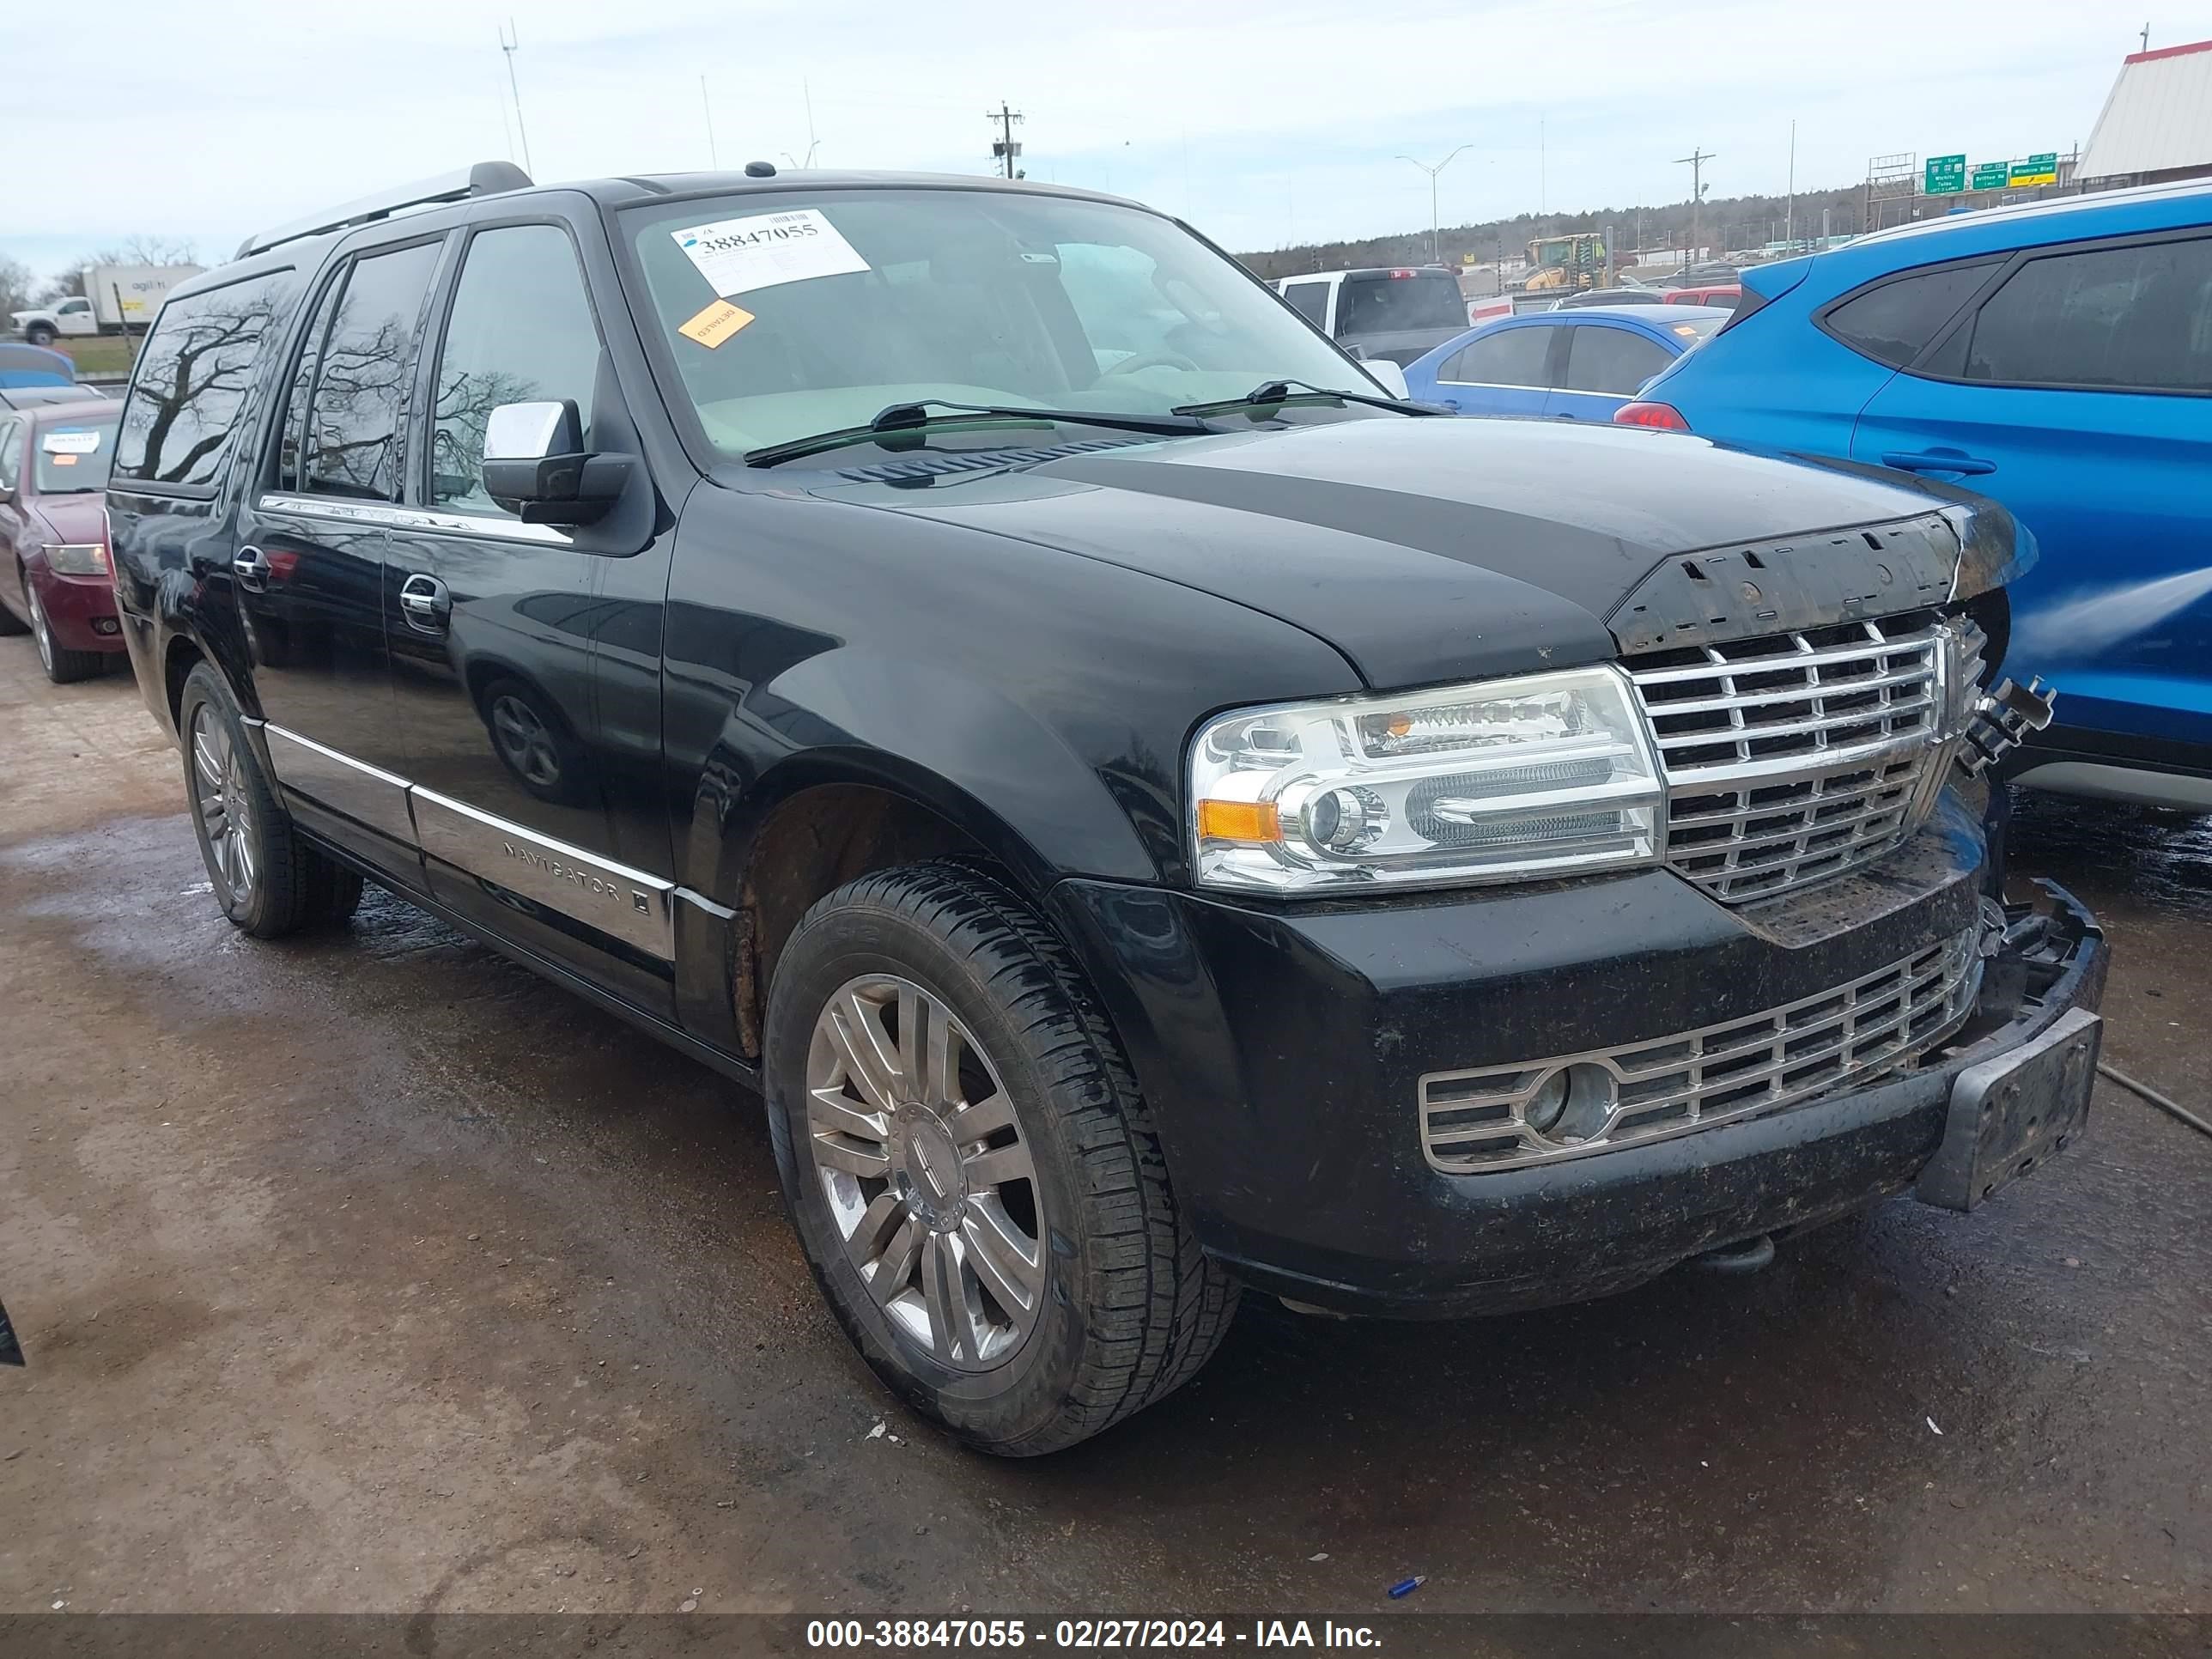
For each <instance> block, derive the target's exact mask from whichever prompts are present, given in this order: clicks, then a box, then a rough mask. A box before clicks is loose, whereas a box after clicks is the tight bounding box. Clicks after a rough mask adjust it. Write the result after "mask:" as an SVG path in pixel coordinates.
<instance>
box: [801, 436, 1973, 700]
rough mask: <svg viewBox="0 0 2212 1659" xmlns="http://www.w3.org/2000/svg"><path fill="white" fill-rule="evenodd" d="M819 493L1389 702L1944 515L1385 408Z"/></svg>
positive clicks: (1585, 648)
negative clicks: (1116, 568) (1673, 595)
mask: <svg viewBox="0 0 2212 1659" xmlns="http://www.w3.org/2000/svg"><path fill="white" fill-rule="evenodd" d="M884 471H886V472H887V471H889V469H885V470H884ZM820 493H822V494H824V495H832V496H835V497H836V498H837V499H841V500H846V501H856V502H860V503H864V504H866V505H869V506H872V507H883V508H885V509H888V510H891V511H896V512H898V513H913V514H917V515H920V516H923V517H927V518H932V519H936V520H940V521H943V522H947V523H953V524H960V525H965V526H970V527H973V528H975V529H978V530H984V531H989V532H995V533H997V534H1000V535H1004V536H1008V537H1012V538H1017V539H1019V540H1024V541H1030V542H1035V543H1038V544H1042V545H1045V546H1048V547H1053V548H1057V549H1060V550H1064V551H1066V552H1070V553H1075V554H1079V555H1082V556H1085V557H1089V558H1096V559H1102V560H1105V561H1107V562H1111V563H1115V564H1118V565H1121V566H1123V567H1125V568H1129V569H1133V570H1141V571H1145V572H1147V573H1150V574H1154V575H1157V576H1159V577H1162V578H1164V579H1165V580H1170V581H1174V582H1177V583H1180V584H1182V585H1183V586H1188V587H1193V588H1197V589H1200V590H1201V591H1203V592H1208V593H1212V594H1215V595H1217V596H1218V597H1220V598H1223V599H1231V600H1233V601H1235V602H1237V603H1239V604H1242V605H1249V607H1251V608H1252V609H1254V610H1256V611H1263V612H1266V613H1267V614H1269V615H1272V616H1275V617H1280V618H1281V619H1283V620H1285V621H1286V622H1289V623H1293V624H1295V625H1296V626H1297V627H1300V628H1303V629H1305V630H1306V631H1307V632H1309V633H1311V634H1313V635H1316V636H1318V637H1320V638H1322V639H1324V640H1327V641H1330V642H1331V643H1332V644H1334V646H1335V647H1337V649H1338V650H1339V651H1340V652H1341V653H1343V654H1344V655H1345V657H1346V659H1348V660H1349V661H1350V662H1351V663H1352V666H1353V667H1354V668H1355V669H1356V670H1357V671H1358V672H1359V673H1360V675H1361V676H1362V677H1363V678H1364V679H1365V680H1366V681H1367V683H1368V684H1370V685H1373V686H1376V687H1386V688H1387V687H1397V686H1401V685H1418V684H1429V683H1434V682H1438V681H1443V680H1449V679H1452V678H1468V677H1475V676H1480V675H1486V674H1504V673H1515V672H1523V671H1531V670H1534V669H1539V668H1542V667H1545V666H1555V667H1568V666H1571V665H1575V664H1577V663H1588V662H1595V661H1602V660H1606V659H1609V658H1611V657H1613V655H1614V654H1616V653H1617V651H1618V649H1619V644H1618V642H1617V641H1616V640H1615V638H1614V636H1613V632H1612V630H1611V629H1609V628H1608V627H1607V618H1608V617H1611V616H1612V615H1613V612H1614V611H1616V610H1617V609H1619V608H1620V605H1621V604H1622V601H1623V600H1624V599H1626V597H1627V596H1628V595H1629V594H1630V593H1631V592H1632V590H1634V589H1636V588H1637V586H1638V583H1639V581H1640V580H1641V579H1642V578H1643V577H1644V575H1645V574H1646V573H1648V572H1650V571H1652V570H1653V568H1655V567H1656V565H1658V564H1659V563H1660V562H1662V560H1664V559H1666V558H1667V557H1668V556H1669V555H1673V554H1679V553H1686V552H1692V551H1696V550H1702V549H1708V548H1723V547H1735V546H1740V545H1741V544H1752V543H1756V544H1762V545H1764V544H1770V543H1773V542H1775V541H1777V540H1778V539H1781V538H1788V537H1790V536H1792V535H1795V534H1798V533H1800V532H1809V531H1814V530H1822V529H1831V528H1836V527H1841V526H1859V525H1868V524H1875V523H1880V522H1883V521H1888V520H1899V519H1904V518H1906V517H1909V516H1914V515H1918V516H1920V517H1923V518H1924V517H1926V515H1928V514H1929V511H1930V509H1931V507H1934V506H1936V504H1937V502H1938V501H1939V499H1942V498H1939V497H1937V496H1936V495H1934V494H1933V493H1931V492H1927V491H1923V490H1921V489H1917V488H1916V487H1915V486H1913V485H1911V484H1910V483H1903V484H1900V483H1893V482H1888V481H1877V480H1874V479H1869V478H1866V477H1854V476H1851V475H1850V474H1848V473H1845V472H1841V471H1833V470H1831V469H1828V468H1825V467H1822V466H1819V465H1812V464H1808V463H1804V462H1800V461H1793V460H1788V459H1782V458H1779V457H1774V456H1767V455H1760V454H1755V453H1749V452H1746V451H1741V450H1735V449H1729V448H1726V447H1722V446H1720V445H1718V444H1716V443H1713V442H1711V441H1708V440H1702V439H1695V438H1692V437H1690V436H1688V435H1684V434H1680V433H1652V432H1643V431H1637V430H1633V429H1628V428H1617V427H1611V426H1595V427H1585V426H1572V425H1568V424H1565V423H1564V422H1559V423H1555V422H1534V421H1486V420H1447V419H1436V418H1431V419H1419V420H1414V419H1408V418H1406V417H1403V416H1378V417H1376V418H1374V419H1353V420H1345V421H1339V422H1330V423H1327V424H1321V425H1314V426H1305V427H1297V428H1278V429H1272V430H1267V431H1255V432H1252V433H1237V434H1225V435H1222V436H1220V437H1218V438H1204V439H1183V440H1178V441H1169V442H1165V443H1140V444H1137V445H1133V446H1130V447H1121V448H1114V449H1104V450H1097V451H1092V452H1091V453H1081V454H1076V455H1070V456H1066V457H1063V458H1061V459H1056V460H1048V461H1045V462H1043V463H1042V464H1038V465H1030V466H1027V467H1024V468H1022V469H1021V470H1019V471H1014V470H1011V469H1009V470H1006V471H949V472H946V473H945V474H942V475H939V476H936V477H911V478H907V479H902V481H901V482H898V483H890V482H885V483H853V484H848V485H842V486H836V487H832V488H829V489H823V490H822V491H821V492H820ZM1823 552H1824V554H1825V552H1826V549H1824V550H1823ZM1955 555H1956V549H1955V544H1954V546H1953V548H1952V551H1951V556H1952V558H1953V560H1954V562H1955Z"/></svg>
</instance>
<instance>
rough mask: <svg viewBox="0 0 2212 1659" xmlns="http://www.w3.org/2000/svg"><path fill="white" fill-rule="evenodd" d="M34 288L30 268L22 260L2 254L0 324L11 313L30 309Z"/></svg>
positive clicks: (0, 258) (0, 260)
mask: <svg viewBox="0 0 2212 1659" xmlns="http://www.w3.org/2000/svg"><path fill="white" fill-rule="evenodd" d="M32 287H33V281H32V276H31V270H30V267H29V266H28V265H26V264H24V263H23V262H22V261H21V259H11V258H9V257H8V256H7V255H6V254H4V253H0V322H4V321H5V319H6V318H7V315H8V313H9V312H11V311H22V310H26V309H27V308H28V307H29V306H30V304H31V291H32Z"/></svg>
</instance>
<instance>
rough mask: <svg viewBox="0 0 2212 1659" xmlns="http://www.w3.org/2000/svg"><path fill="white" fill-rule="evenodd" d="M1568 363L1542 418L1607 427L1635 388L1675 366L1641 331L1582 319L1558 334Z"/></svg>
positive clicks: (1666, 352)
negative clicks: (1563, 341) (1564, 348)
mask: <svg viewBox="0 0 2212 1659" xmlns="http://www.w3.org/2000/svg"><path fill="white" fill-rule="evenodd" d="M1559 332H1560V333H1561V334H1563V335H1565V337H1566V352H1567V359H1566V363H1565V368H1564V369H1563V371H1562V373H1561V374H1560V375H1559V381H1558V384H1557V385H1556V386H1554V387H1553V390H1552V392H1550V394H1549V395H1548V396H1547V398H1545V400H1544V413H1546V414H1547V415H1553V416H1558V417H1559V418H1560V419H1561V420H1567V421H1610V420H1611V419H1612V418H1613V410H1616V409H1619V408H1620V406H1621V405H1622V404H1625V403H1626V402H1627V401H1628V400H1629V399H1630V398H1633V397H1634V396H1635V395H1636V393H1637V390H1638V387H1640V386H1643V384H1644V382H1645V381H1646V380H1650V378H1651V377H1652V376H1653V375H1654V374H1657V373H1658V372H1659V371H1660V370H1661V369H1662V368H1666V367H1667V365H1668V364H1669V363H1671V362H1674V356H1675V354H1674V352H1672V351H1669V350H1668V349H1667V348H1666V347H1665V346H1663V345H1661V344H1660V343H1659V342H1658V341H1656V340H1655V339H1653V338H1652V337H1650V335H1648V334H1646V333H1645V332H1644V331H1643V330H1642V329H1639V328H1632V327H1630V326H1629V325H1627V324H1626V323H1618V322H1612V321H1608V320H1607V319H1601V318H1595V317H1592V318H1583V319H1579V320H1577V321H1575V322H1571V323H1569V324H1566V325H1564V326H1563V327H1561V328H1560V330H1559Z"/></svg>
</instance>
